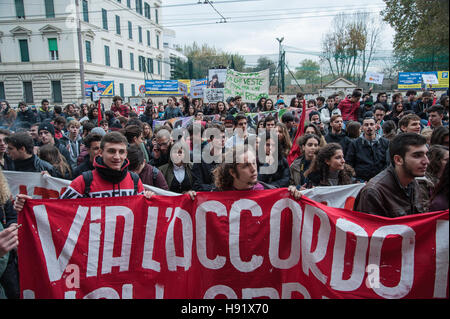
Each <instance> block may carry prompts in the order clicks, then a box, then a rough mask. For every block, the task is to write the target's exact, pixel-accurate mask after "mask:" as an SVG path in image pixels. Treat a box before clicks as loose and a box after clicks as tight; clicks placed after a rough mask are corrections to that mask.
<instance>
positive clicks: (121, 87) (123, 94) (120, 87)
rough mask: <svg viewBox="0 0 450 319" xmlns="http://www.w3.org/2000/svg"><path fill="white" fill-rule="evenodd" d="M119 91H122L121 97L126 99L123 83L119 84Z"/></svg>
mask: <svg viewBox="0 0 450 319" xmlns="http://www.w3.org/2000/svg"><path fill="white" fill-rule="evenodd" d="M119 90H120V96H121V97H122V98H125V87H124V85H123V83H119Z"/></svg>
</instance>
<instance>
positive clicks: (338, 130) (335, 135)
mask: <svg viewBox="0 0 450 319" xmlns="http://www.w3.org/2000/svg"><path fill="white" fill-rule="evenodd" d="M343 124H344V121H343V120H342V116H341V115H333V116H332V117H331V119H330V128H331V129H330V130H329V131H328V134H327V135H325V141H327V143H339V145H341V146H342V151H343V152H344V155H345V154H346V153H347V148H348V145H349V144H350V143H351V140H350V138H349V137H348V136H347V134H346V133H345V131H344V130H343V129H342V127H343Z"/></svg>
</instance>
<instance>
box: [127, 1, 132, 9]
mask: <svg viewBox="0 0 450 319" xmlns="http://www.w3.org/2000/svg"><path fill="white" fill-rule="evenodd" d="M127 7H128V8H131V0H127Z"/></svg>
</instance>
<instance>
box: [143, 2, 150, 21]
mask: <svg viewBox="0 0 450 319" xmlns="http://www.w3.org/2000/svg"><path fill="white" fill-rule="evenodd" d="M144 16H145V17H146V18H147V19H151V14H150V5H149V4H148V3H147V2H145V3H144Z"/></svg>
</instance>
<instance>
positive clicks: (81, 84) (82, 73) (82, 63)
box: [75, 0, 86, 103]
mask: <svg viewBox="0 0 450 319" xmlns="http://www.w3.org/2000/svg"><path fill="white" fill-rule="evenodd" d="M75 5H76V9H77V36H78V56H79V59H80V86H81V99H82V101H83V103H86V96H85V94H84V91H85V89H84V58H83V43H82V40H81V19H80V3H79V0H75Z"/></svg>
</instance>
